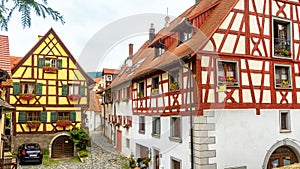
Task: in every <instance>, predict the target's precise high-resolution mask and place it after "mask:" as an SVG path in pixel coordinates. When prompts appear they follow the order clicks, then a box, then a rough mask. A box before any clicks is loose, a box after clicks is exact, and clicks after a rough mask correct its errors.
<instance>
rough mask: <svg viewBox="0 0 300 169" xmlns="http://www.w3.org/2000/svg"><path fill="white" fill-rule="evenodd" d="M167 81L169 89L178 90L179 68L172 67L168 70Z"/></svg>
mask: <svg viewBox="0 0 300 169" xmlns="http://www.w3.org/2000/svg"><path fill="white" fill-rule="evenodd" d="M169 83H170V86H169V87H170V88H169V89H170V90H178V89H179V88H180V71H179V69H174V70H171V71H169Z"/></svg>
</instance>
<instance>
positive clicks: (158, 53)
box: [155, 47, 165, 58]
mask: <svg viewBox="0 0 300 169" xmlns="http://www.w3.org/2000/svg"><path fill="white" fill-rule="evenodd" d="M164 53H165V48H164V47H157V48H155V58H157V57H159V56H161V55H162V54H164Z"/></svg>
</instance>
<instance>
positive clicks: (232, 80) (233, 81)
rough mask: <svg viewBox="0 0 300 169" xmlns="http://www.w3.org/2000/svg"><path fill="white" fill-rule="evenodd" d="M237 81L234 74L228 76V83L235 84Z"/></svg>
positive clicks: (229, 84)
mask: <svg viewBox="0 0 300 169" xmlns="http://www.w3.org/2000/svg"><path fill="white" fill-rule="evenodd" d="M235 82H236V79H235V78H234V77H232V76H227V77H226V85H228V86H233V85H234V83H235Z"/></svg>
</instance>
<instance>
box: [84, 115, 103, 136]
mask: <svg viewBox="0 0 300 169" xmlns="http://www.w3.org/2000/svg"><path fill="white" fill-rule="evenodd" d="M85 114H86V117H87V119H85V124H86V127H88V128H89V131H94V130H96V129H98V128H99V127H100V125H101V119H100V112H99V113H97V112H94V111H87V112H85Z"/></svg>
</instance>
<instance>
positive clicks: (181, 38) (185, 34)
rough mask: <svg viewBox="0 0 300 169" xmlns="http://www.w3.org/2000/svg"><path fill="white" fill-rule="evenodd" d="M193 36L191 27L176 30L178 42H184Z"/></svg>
mask: <svg viewBox="0 0 300 169" xmlns="http://www.w3.org/2000/svg"><path fill="white" fill-rule="evenodd" d="M192 37H193V30H192V29H190V30H189V29H187V30H183V31H181V32H178V42H179V44H181V43H184V42H186V41H188V40H190V39H191V38H192Z"/></svg>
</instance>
